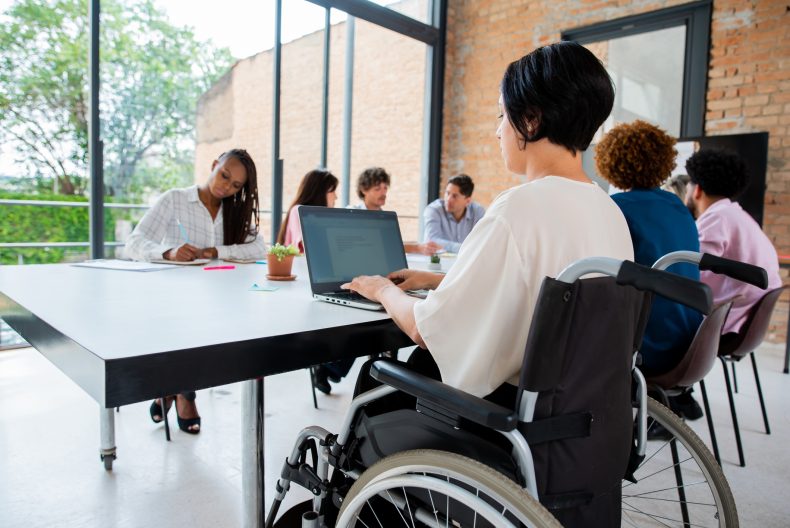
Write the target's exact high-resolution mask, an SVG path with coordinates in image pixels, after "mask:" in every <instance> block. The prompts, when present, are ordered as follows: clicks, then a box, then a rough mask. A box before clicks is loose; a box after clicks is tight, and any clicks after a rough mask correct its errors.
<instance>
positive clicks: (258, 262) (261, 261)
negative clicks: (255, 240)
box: [255, 260, 266, 264]
mask: <svg viewBox="0 0 790 528" xmlns="http://www.w3.org/2000/svg"><path fill="white" fill-rule="evenodd" d="M255 263H256V264H266V261H265V260H256V261H255Z"/></svg>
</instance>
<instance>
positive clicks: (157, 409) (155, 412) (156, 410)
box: [148, 398, 173, 423]
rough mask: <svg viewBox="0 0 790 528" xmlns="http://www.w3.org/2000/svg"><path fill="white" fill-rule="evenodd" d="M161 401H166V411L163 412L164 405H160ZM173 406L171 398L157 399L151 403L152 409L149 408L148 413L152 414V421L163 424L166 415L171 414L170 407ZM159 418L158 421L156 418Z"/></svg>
mask: <svg viewBox="0 0 790 528" xmlns="http://www.w3.org/2000/svg"><path fill="white" fill-rule="evenodd" d="M159 400H162V401H164V403H165V407H166V409H165V410H162V404H160V403H159ZM172 405H173V400H172V399H171V398H157V399H155V400H154V401H153V402H152V403H151V407H149V408H148V412H150V413H151V421H152V422H154V423H162V421H163V420H164V419H165V415H166V414H167V413H169V412H170V407H172ZM157 416H158V417H159V419H158V420H157V419H156V417H157Z"/></svg>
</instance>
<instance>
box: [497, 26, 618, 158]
mask: <svg viewBox="0 0 790 528" xmlns="http://www.w3.org/2000/svg"><path fill="white" fill-rule="evenodd" d="M500 90H501V92H502V102H503V104H504V107H505V111H506V112H507V117H508V120H509V121H510V124H511V125H512V126H513V128H514V129H515V130H516V132H518V134H519V135H520V136H521V139H522V141H523V142H524V146H526V144H527V143H528V142H532V141H538V140H540V139H543V138H547V139H548V140H549V141H551V142H552V143H554V144H555V145H561V146H563V147H565V148H567V149H568V150H570V151H571V152H572V153H573V154H576V152H577V151H580V150H586V149H587V147H588V146H590V142H591V141H592V138H593V135H594V134H595V131H596V130H598V127H600V126H601V124H602V123H603V122H604V120H606V118H607V117H608V116H609V113H610V112H611V111H612V105H613V104H614V86H613V85H612V79H611V78H610V77H609V74H607V73H606V69H605V68H604V66H603V64H601V61H600V60H598V58H596V56H595V55H593V54H592V52H591V51H590V50H588V49H587V48H585V47H584V46H582V45H580V44H578V43H576V42H570V41H563V42H557V43H555V44H550V45H548V46H543V47H540V48H538V49H536V50H534V51H532V52H530V53H529V54H527V55H525V56H524V57H522V58H520V59H519V60H517V61H515V62H512V63H510V65H509V66H508V67H507V69H506V70H505V75H504V76H503V77H502V84H501V86H500ZM530 125H534V126H532V130H531V131H529V130H527V129H528V128H529V126H530Z"/></svg>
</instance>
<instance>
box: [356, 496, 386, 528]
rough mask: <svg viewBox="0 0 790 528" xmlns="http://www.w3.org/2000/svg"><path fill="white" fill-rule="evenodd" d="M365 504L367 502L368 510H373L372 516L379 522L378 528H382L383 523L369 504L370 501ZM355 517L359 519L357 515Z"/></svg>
mask: <svg viewBox="0 0 790 528" xmlns="http://www.w3.org/2000/svg"><path fill="white" fill-rule="evenodd" d="M366 504H367V506H368V508H370V511H372V512H373V517H375V518H376V522H377V523H379V528H384V525H383V524H381V520H380V519H379V516H378V515H376V510H375V509H374V508H373V506H371V505H370V501H368V502H367V503H366ZM360 511H361V510H360ZM357 519H359V517H357ZM362 524H365V523H362Z"/></svg>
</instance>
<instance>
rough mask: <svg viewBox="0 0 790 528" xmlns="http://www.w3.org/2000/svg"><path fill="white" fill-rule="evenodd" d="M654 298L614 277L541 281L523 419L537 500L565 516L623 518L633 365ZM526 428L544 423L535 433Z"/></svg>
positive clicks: (566, 521)
mask: <svg viewBox="0 0 790 528" xmlns="http://www.w3.org/2000/svg"><path fill="white" fill-rule="evenodd" d="M648 298H649V295H648V294H645V293H643V292H640V291H638V290H636V289H635V288H631V287H622V286H618V285H617V284H616V282H615V279H613V278H610V277H606V278H593V279H584V280H577V281H576V282H574V283H572V284H567V283H564V282H560V281H556V280H553V279H545V280H544V282H543V286H542V288H541V295H540V298H539V301H538V305H537V309H536V311H535V317H533V319H532V326H531V327H530V335H529V338H528V341H527V346H526V351H525V354H524V364H523V368H522V371H521V378H520V383H519V389H520V390H519V391H518V394H519V395H522V394H523V391H524V390H528V391H533V392H538V393H539V395H538V398H537V402H536V405H535V411H534V416H533V420H532V422H531V423H529V424H521V427H520V429H522V431H523V432H525V433H526V434H525V436H526V437H527V441H528V442H529V444H530V447H531V448H532V456H533V459H534V463H535V476H536V480H537V489H538V496H539V497H540V501H541V503H542V504H543V505H544V506H545V507H546V508H548V509H549V511H551V512H552V514H554V516H555V517H556V518H557V519H558V520H559V521H560V522H561V523H562V524H563V525H564V526H620V491H621V480H622V478H623V475H624V474H625V470H626V467H627V465H628V459H629V452H630V445H631V442H632V439H633V416H632V405H631V374H630V372H631V368H632V363H633V354H634V351H635V350H636V349H637V347H638V345H639V343H640V342H641V340H642V333H643V331H644V326H645V324H646V321H647V315H648V312H649V299H648ZM543 424H546V425H545V426H543ZM529 428H533V429H540V428H546V429H548V431H546V432H545V433H543V434H542V435H540V436H541V438H537V439H531V438H530V436H531V435H530V431H529ZM533 436H535V435H533Z"/></svg>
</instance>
